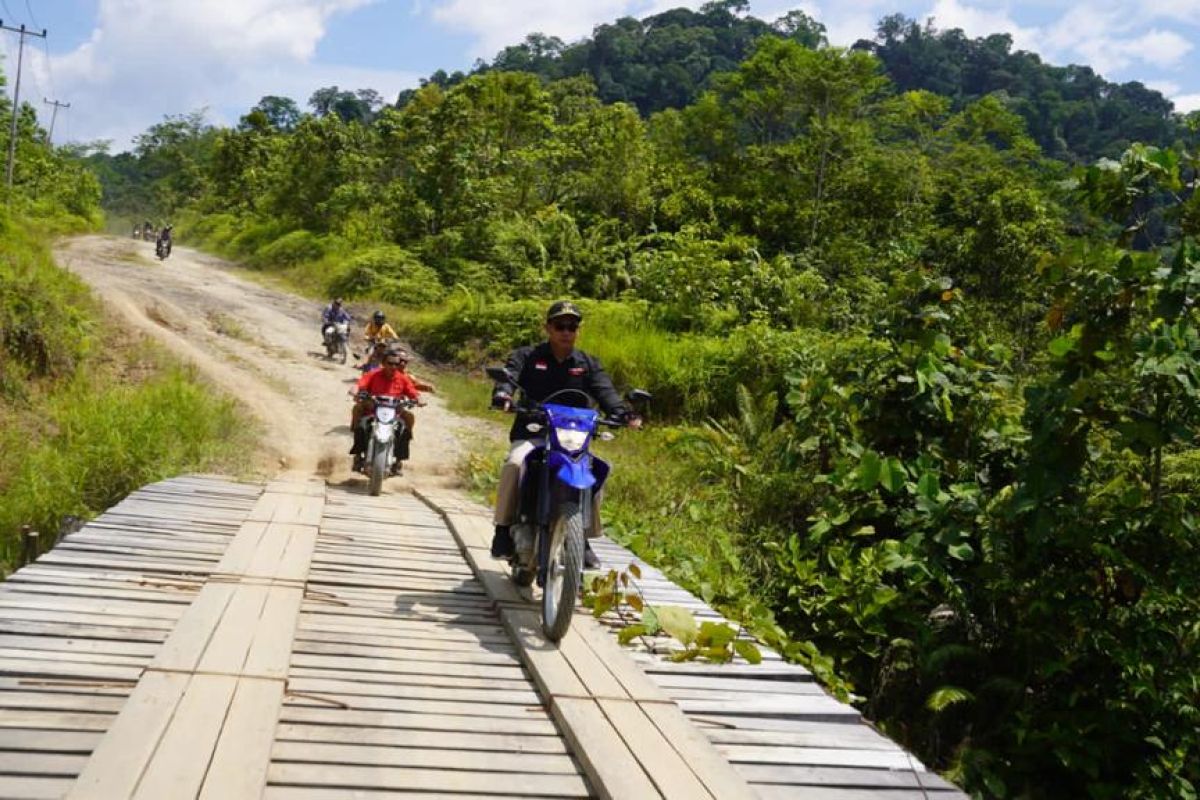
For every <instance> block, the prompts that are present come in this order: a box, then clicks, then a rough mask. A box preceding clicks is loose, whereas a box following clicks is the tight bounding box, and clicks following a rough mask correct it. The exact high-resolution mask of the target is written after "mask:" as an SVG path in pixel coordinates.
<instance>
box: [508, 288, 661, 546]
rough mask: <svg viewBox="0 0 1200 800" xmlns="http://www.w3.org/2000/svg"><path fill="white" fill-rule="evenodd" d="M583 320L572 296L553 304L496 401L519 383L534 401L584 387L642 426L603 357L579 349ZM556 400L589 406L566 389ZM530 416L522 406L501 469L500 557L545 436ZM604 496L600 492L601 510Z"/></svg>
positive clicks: (513, 357)
mask: <svg viewBox="0 0 1200 800" xmlns="http://www.w3.org/2000/svg"><path fill="white" fill-rule="evenodd" d="M582 322H583V314H582V312H580V310H579V307H578V306H576V305H575V304H574V303H572V302H570V301H569V300H559V301H558V302H556V303H554V304H553V305H551V306H550V308H549V310H547V312H546V341H545V342H542V343H541V344H539V345H533V346H528V347H519V348H517V349H516V350H514V351H513V352H512V353H511V354H510V355H509V357H508V361H507V362H506V363H505V365H504V367H505V371H506V372H508V374H509V375H512V376H514V377H515V378H516V382H515V383H511V382H502V383H497V384H496V386H495V389H494V390H493V392H492V406H493V407H495V408H503V409H506V410H507V409H508V408H509V407H510V406H512V404H513V397H514V395H515V393H516V390H517V387H518V386H519V387H520V388H521V390H522V391H521V396H522V398H523V400H524V401H525V402H528V403H538V402H541V401H543V400H545V399H546V398H547V397H549V396H550V395H551V394H553V393H554V392H557V391H559V390H562V389H580V390H582V391H585V392H587V393H588V394H589V395H591V396H592V397H594V398H595V399H596V402H597V403H599V404H600V408H601V409H603V410H604V413H605V414H607V415H608V416H609V417H612V418H614V419H623V420H625V421H626V422H627V424H628V425H629V426H630V427H633V428H637V427H640V426H641V419H640V418H639V417H637V416H636V415H634V414H632V413H631V412H630V410H629V407H628V406H627V405H626V404H625V402H624V401H623V400H622V399H621V395H620V394H618V393H617V390H616V388H614V387H613V382H612V378H610V377H609V376H608V373H607V372H605V371H604V368H603V367H602V366H600V360H599V359H597V358H595V357H594V356H589V355H588V354H587V353H584V352H583V351H582V350H576V349H575V339H576V337H577V335H578V332H579V326H580V324H581V323H582ZM555 402H559V403H562V404H563V405H570V406H583V405H586V403H585V402H584V400H583V398H582V397H580V396H578V395H575V394H573V393H571V394H565V395H563V396H562V397H561V398H557V399H556V400H555ZM530 421H531V417H530V416H529V415H527V414H526V413H523V412H522V411H521V410H520V407H518V411H517V418H516V420H514V422H513V426H512V430H511V431H510V432H509V435H508V438H509V441H510V442H512V443H513V444H512V447H511V448H510V449H509V453H508V458H507V459H506V460H505V462H504V467H503V468H502V469H501V470H500V485H499V487H497V490H496V514H495V519H494V521H495V524H496V533H495V536H493V538H492V556H493V557H494V558H507V557H508V556H510V555H512V552H513V540H512V534H511V533H510V532H509V526H511V525H512V524H513V522H514V521H515V520H516V518H517V512H518V493H519V492H518V489H519V488H520V483H521V473H522V470H523V469H524V466H525V459H526V458H527V457H528V456H529V454H530V453H531V452H532V451H533V449H534V445H533V443H532V440H535V439H538V438H539V434H536V433H530V432H529V431H528V430H527V429H526V427H525V426H526V424H527V423H528V422H530ZM599 501H600V497H599V493H597V495H596V499H595V503H596V506H597V508H596V511H597V512H598V511H599ZM599 518H600V517H599V513H593V514H592V519H593V520H594V521H595V522H594V523H593V530H589V531H588V532H587V533H588V536H589V537H595V536H598V535H599V533H600V530H599V527H600V526H599ZM584 562H585V564H586V565H587V566H588V567H589V568H593V569H594V568H596V567H598V566H599V565H600V560H599V559H598V558H597V557H596V555H595V553H593V552H592V548H591V547H590V546H588V547H586V549H585V551H584Z"/></svg>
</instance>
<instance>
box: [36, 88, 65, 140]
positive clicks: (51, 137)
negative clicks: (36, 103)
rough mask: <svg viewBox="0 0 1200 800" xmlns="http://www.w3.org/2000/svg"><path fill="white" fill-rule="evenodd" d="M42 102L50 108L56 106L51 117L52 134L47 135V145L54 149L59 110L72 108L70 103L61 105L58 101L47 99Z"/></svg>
mask: <svg viewBox="0 0 1200 800" xmlns="http://www.w3.org/2000/svg"><path fill="white" fill-rule="evenodd" d="M42 102H43V103H45V104H46V105H48V106H54V113H52V114H51V115H50V132H49V133H47V134H46V144H48V145H50V146H51V147H54V123H55V122H56V121H57V120H58V110H59V109H60V108H70V107H71V104H70V103H60V102H58V101H57V100H49V99H47V98H45V97H43V98H42Z"/></svg>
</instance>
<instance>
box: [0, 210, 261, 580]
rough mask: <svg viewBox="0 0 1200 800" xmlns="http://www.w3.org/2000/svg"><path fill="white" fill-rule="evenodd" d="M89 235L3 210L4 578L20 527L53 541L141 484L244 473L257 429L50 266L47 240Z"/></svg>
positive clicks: (66, 220) (0, 425) (0, 460)
mask: <svg viewBox="0 0 1200 800" xmlns="http://www.w3.org/2000/svg"><path fill="white" fill-rule="evenodd" d="M88 227H91V225H90V223H89V222H88V221H86V220H81V219H79V218H73V217H66V216H59V217H53V218H47V217H39V218H38V219H36V220H28V219H24V218H16V217H14V218H9V217H8V216H7V215H5V214H3V212H0V573H3V572H7V571H9V570H11V569H12V568H14V567H15V566H16V559H17V558H18V557H19V547H20V544H19V542H18V534H19V531H20V527H21V526H22V525H26V524H28V525H32V526H33V527H34V529H35V530H38V531H39V532H42V533H43V534H50V535H53V534H54V533H55V532H57V530H58V529H59V526H60V525H61V523H62V520H63V519H64V517H66V516H68V515H73V516H77V517H84V518H86V517H88V516H91V515H94V514H96V513H98V512H99V511H101V510H103V509H105V508H107V507H108V506H110V505H112V504H113V503H115V502H116V501H118V500H120V499H121V498H122V497H123V496H124V495H126V494H127V493H129V492H130V491H132V490H133V489H136V488H137V487H139V486H142V485H144V484H146V483H149V482H152V481H155V480H159V479H162V478H165V477H169V476H171V475H176V474H180V473H183V472H191V471H221V472H232V473H240V472H244V471H245V470H246V469H247V468H248V464H249V461H248V459H247V454H248V453H249V452H251V449H250V446H249V445H250V444H251V439H250V437H251V436H252V434H251V433H247V431H248V430H253V428H252V426H247V424H246V420H245V419H244V417H243V416H242V414H241V413H240V412H239V411H238V410H237V408H236V406H235V405H234V403H233V401H232V400H230V399H228V398H224V397H221V396H219V395H218V394H217V393H216V392H215V391H214V390H213V389H212V388H211V387H210V386H209V385H207V384H206V383H205V382H204V381H202V380H201V379H200V378H199V376H197V375H196V374H195V373H194V372H193V371H192V370H190V369H187V368H185V367H182V366H180V365H179V364H178V363H177V362H175V361H173V360H172V359H171V358H169V357H168V356H167V355H166V354H165V353H164V352H163V351H161V350H159V349H158V348H156V347H154V346H153V345H152V344H150V343H149V342H147V341H145V340H142V339H139V338H135V337H132V336H130V335H128V334H127V333H124V332H122V330H121V329H120V328H119V327H118V326H117V325H116V324H114V322H113V321H112V320H111V319H108V318H107V317H106V316H105V314H104V311H103V310H102V309H101V308H100V307H99V306H98V304H97V303H96V302H95V300H94V299H93V298H92V297H91V296H90V294H89V293H88V291H87V288H86V287H85V286H84V285H83V284H82V282H80V281H79V280H78V279H77V278H75V277H74V276H72V275H70V274H69V273H67V272H65V271H64V270H61V269H59V268H58V267H56V266H55V265H54V263H53V261H52V259H51V256H50V253H49V248H48V246H47V242H49V241H50V240H51V239H52V238H53V237H54V236H57V235H63V234H67V233H73V232H79V231H81V230H85V229H87V228H88ZM145 268H147V269H150V268H153V267H150V266H147V267H145ZM47 538H49V537H48V536H44V537H43V539H44V540H45V539H47Z"/></svg>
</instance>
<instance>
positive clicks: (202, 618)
mask: <svg viewBox="0 0 1200 800" xmlns="http://www.w3.org/2000/svg"><path fill="white" fill-rule="evenodd" d="M235 590H236V587H235V586H232V585H230V584H221V583H213V584H207V585H206V586H205V587H204V588H203V589H201V590H200V593H199V594H198V595H197V596H196V600H195V601H194V602H193V603H192V605H191V606H189V607H188V609H187V611H185V612H184V613H183V616H182V617H180V619H179V624H178V625H176V626H175V629H174V630H173V631H171V634H170V635H169V636H168V637H167V640H166V641H165V642H164V643H163V646H162V649H161V650H160V651H159V653H158V655H157V656H155V658H154V660H153V661H152V662H150V665H149V667H148V668H149V669H171V670H186V671H192V670H195V669H196V666H197V665H198V664H199V663H200V659H201V657H202V656H203V655H204V651H205V650H206V649H207V648H208V643H209V641H210V640H211V639H212V637H213V632H214V631H216V629H217V625H218V624H219V623H220V621H221V617H222V616H223V615H224V614H225V609H226V608H227V607H228V606H229V602H230V600H232V599H233V595H234V591H235Z"/></svg>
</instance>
